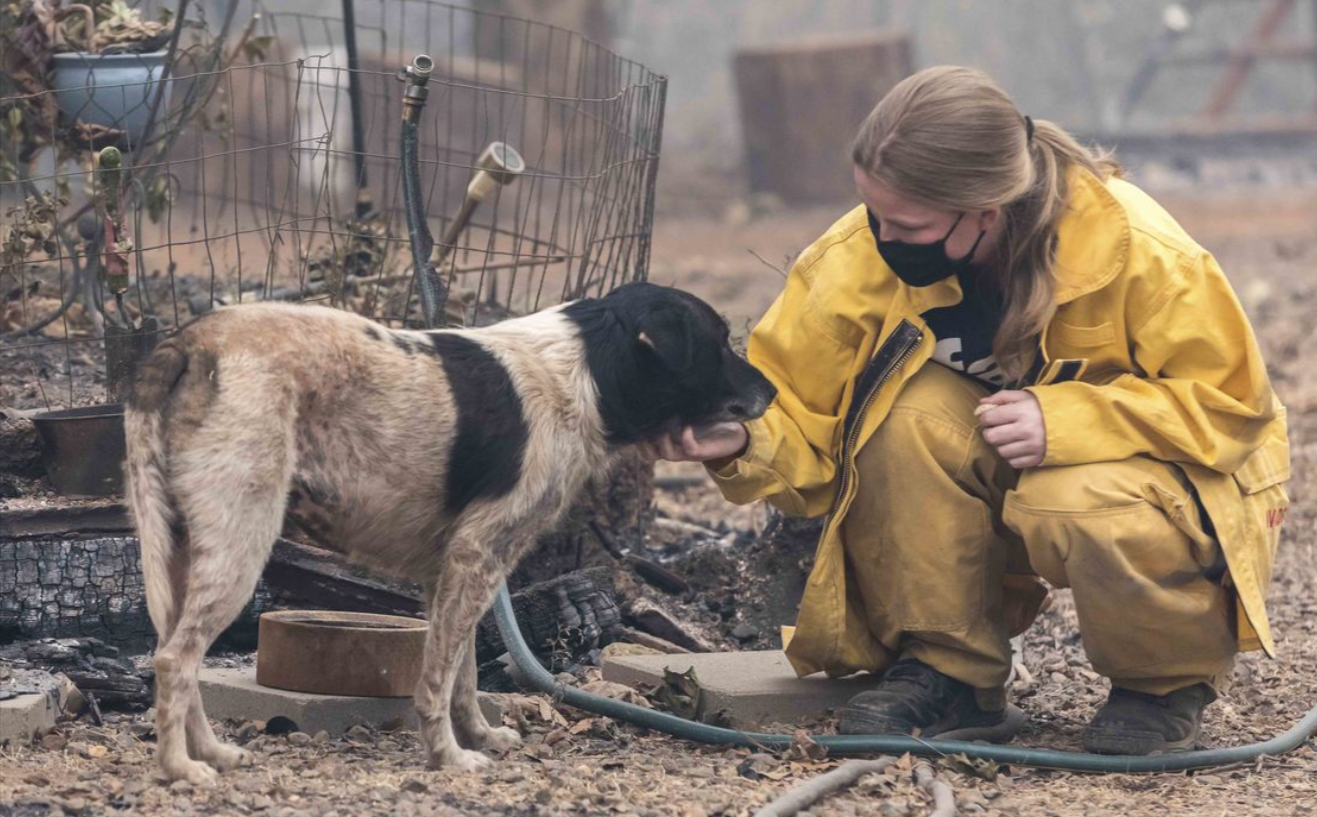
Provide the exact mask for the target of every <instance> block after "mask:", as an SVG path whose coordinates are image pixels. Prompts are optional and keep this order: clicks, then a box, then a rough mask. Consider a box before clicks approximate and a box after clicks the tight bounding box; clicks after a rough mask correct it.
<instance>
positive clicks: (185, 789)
mask: <svg viewBox="0 0 1317 817" xmlns="http://www.w3.org/2000/svg"><path fill="white" fill-rule="evenodd" d="M169 790H170V791H171V792H173V793H174V794H191V793H192V784H191V783H189V782H187V781H186V780H175V781H174V782H173V783H170V784H169Z"/></svg>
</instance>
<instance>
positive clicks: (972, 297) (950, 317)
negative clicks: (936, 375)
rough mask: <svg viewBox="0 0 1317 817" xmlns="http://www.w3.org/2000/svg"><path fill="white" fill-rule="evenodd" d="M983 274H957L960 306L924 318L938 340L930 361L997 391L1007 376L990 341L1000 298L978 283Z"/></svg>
mask: <svg viewBox="0 0 1317 817" xmlns="http://www.w3.org/2000/svg"><path fill="white" fill-rule="evenodd" d="M982 275H983V273H982V271H980V270H970V271H969V272H961V273H958V274H957V280H959V281H960V289H961V291H962V292H963V293H964V297H962V298H961V299H960V303H958V304H952V305H951V306H940V307H937V308H936V309H930V310H928V311H927V312H925V313H924V314H923V318H924V320H925V321H927V322H928V328H929V329H931V330H932V331H933V337H935V338H936V339H937V346H936V348H935V349H934V350H933V360H935V361H937V362H938V363H941V364H942V365H943V366H946V367H947V368H949V369H951V370H952V371H954V372H956V373H958V374H962V375H965V376H966V377H971V378H973V379H974V380H977V381H978V382H979V383H981V384H983V385H984V386H987V387H988V388H989V389H991V390H992V391H998V390H1000V389H1001V388H1003V387H1004V386H1005V385H1006V373H1005V372H1003V371H1002V369H1001V367H1000V366H998V365H997V360H996V358H994V357H993V356H992V339H993V337H994V336H995V335H996V334H997V327H999V326H1000V325H1001V317H1002V298H1001V294H1000V293H999V292H997V291H996V290H995V289H993V288H992V287H990V286H986V285H982V284H981V283H980V282H981V281H982V280H983V279H982V278H981V276H982Z"/></svg>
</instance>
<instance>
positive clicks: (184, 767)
mask: <svg viewBox="0 0 1317 817" xmlns="http://www.w3.org/2000/svg"><path fill="white" fill-rule="evenodd" d="M161 771H162V772H164V775H165V777H166V778H167V779H169V780H186V781H187V782H189V783H191V784H192V785H193V786H196V787H197V788H199V789H209V788H211V787H213V786H215V785H217V784H218V783H219V772H217V771H215V769H214V768H213V767H212V766H211V765H210V764H209V763H203V762H202V761H200V760H192V759H191V758H187V759H184V760H180V761H175V762H172V763H162V764H161Z"/></svg>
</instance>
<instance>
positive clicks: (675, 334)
mask: <svg viewBox="0 0 1317 817" xmlns="http://www.w3.org/2000/svg"><path fill="white" fill-rule="evenodd" d="M775 394H776V390H775V389H774V387H773V386H772V385H771V384H770V383H769V382H768V380H767V379H766V378H765V377H764V376H763V375H762V374H761V373H760V372H759V371H757V370H756V369H755V368H754V367H753V366H751V365H750V364H749V363H748V362H747V361H745V360H744V359H743V358H742V357H740V356H738V355H737V354H736V353H735V352H734V351H733V350H732V347H731V345H730V342H729V333H728V327H727V323H726V322H725V321H724V320H723V319H722V318H720V317H719V316H718V314H717V313H716V312H714V310H713V309H712V308H710V307H709V306H708V305H707V304H706V303H704V302H703V301H701V300H699V299H698V298H696V297H694V296H692V295H690V294H687V293H684V292H681V291H679V290H675V289H670V288H666V287H660V286H655V285H652V284H646V283H635V284H628V285H626V286H623V287H620V288H618V289H617V290H614V291H613V292H612V293H610V294H609V295H607V296H605V297H603V298H598V299H588V300H581V301H574V302H570V303H568V304H565V305H562V306H559V307H554V308H552V309H548V310H545V311H542V312H539V313H536V314H533V315H530V316H528V317H523V318H514V319H510V320H506V321H503V322H501V323H498V324H495V325H493V326H489V327H484V328H480V329H461V330H437V331H416V330H404V329H390V328H387V327H385V326H383V325H381V324H378V323H375V322H373V321H371V320H368V319H366V318H364V317H361V316H358V315H355V314H352V313H349V312H345V311H341V310H336V309H330V308H327V307H321V306H306V305H294V304H264V303H263V304H252V305H245V306H235V307H229V308H224V309H220V310H216V311H215V312H213V313H209V314H207V315H204V316H202V317H200V318H198V319H196V320H195V321H193V322H191V323H190V324H188V325H186V326H185V327H183V328H182V329H180V331H179V332H177V333H176V334H175V335H174V336H172V337H170V338H168V339H167V340H165V341H163V342H162V343H160V345H159V346H158V347H157V348H156V349H155V350H154V351H153V352H152V353H151V354H150V355H149V356H148V357H147V358H146V359H145V360H144V361H143V362H142V364H141V365H140V366H139V369H138V373H137V376H136V378H135V380H134V384H133V389H132V391H131V393H130V396H129V398H128V400H127V401H126V403H127V405H126V408H125V428H126V434H127V460H126V463H125V476H126V479H127V496H128V502H129V506H130V509H131V512H132V515H133V519H134V522H135V524H136V527H137V531H138V535H139V538H140V541H141V550H142V571H143V577H144V583H145V587H146V598H147V607H148V610H149V612H150V616H151V621H152V624H153V625H154V626H155V629H156V633H157V635H158V638H159V642H158V646H157V650H156V654H155V668H156V684H157V691H156V727H155V728H156V734H157V736H158V747H157V756H158V760H159V765H160V768H161V769H162V771H163V772H164V774H165V775H166V776H167V777H168V778H170V779H175V780H180V779H181V780H188V781H190V782H191V783H193V784H194V785H209V784H212V783H214V782H215V781H216V779H217V773H218V772H223V771H225V770H228V769H231V768H234V767H236V766H240V765H244V764H246V763H249V762H250V754H249V753H248V752H246V751H244V750H242V749H240V748H238V747H236V746H230V745H227V744H225V743H223V742H221V741H220V740H219V739H217V738H216V736H215V734H214V732H213V731H212V730H211V728H210V724H209V722H208V721H207V719H206V716H205V713H204V711H203V709H202V702H201V697H200V693H199V691H198V686H197V671H198V669H199V667H200V664H201V660H202V657H203V656H204V655H205V653H206V650H207V649H208V648H209V647H210V645H211V643H212V642H213V641H214V640H215V638H216V637H218V636H219V634H220V633H221V632H222V631H223V630H224V629H225V628H226V627H227V626H228V625H229V624H230V623H231V622H232V621H233V619H234V618H236V617H237V615H238V614H239V612H240V611H241V610H242V608H243V606H244V605H245V604H246V602H247V600H248V599H249V598H250V597H251V595H252V592H253V590H254V589H255V587H256V582H257V579H258V577H259V576H260V574H261V571H262V569H263V567H264V565H265V563H266V561H267V559H268V558H269V555H270V551H271V549H272V547H273V545H274V542H275V539H276V538H277V537H278V535H279V532H280V530H281V529H282V525H283V522H284V520H285V518H286V517H290V518H291V519H292V520H294V521H296V522H298V523H299V524H301V525H302V526H304V527H305V528H306V529H308V530H310V531H312V532H314V533H315V534H316V535H318V536H321V537H324V538H325V539H326V541H332V542H334V543H335V544H336V545H337V546H338V547H339V548H341V549H342V550H344V551H345V552H347V553H349V554H351V555H353V556H354V557H357V558H360V559H362V560H364V561H366V562H367V563H369V564H372V565H374V566H377V567H380V568H383V569H386V570H389V571H392V572H394V573H396V574H400V575H405V576H407V577H410V578H412V579H414V580H418V581H420V582H421V583H422V585H423V586H424V588H425V592H426V596H427V608H428V609H427V615H428V620H429V629H428V634H427V637H426V643H425V655H424V662H423V670H422V677H421V679H420V681H419V683H418V685H417V688H416V692H415V704H416V708H417V712H418V714H419V716H420V731H421V736H422V739H423V743H424V746H425V749H426V752H427V754H428V760H429V762H430V764H431V765H432V766H434V767H436V768H437V767H449V768H456V769H464V770H475V769H480V768H484V767H487V766H488V765H490V764H491V763H492V760H490V758H489V757H488V756H486V755H485V754H483V753H481V752H480V751H478V750H480V749H491V750H494V751H506V750H507V749H509V748H512V747H514V746H516V745H517V744H518V743H519V742H520V736H519V735H518V733H517V732H516V731H515V730H513V729H509V728H505V727H497V726H492V725H490V724H488V723H487V722H486V721H485V719H484V717H483V716H482V715H481V713H480V710H479V708H478V707H477V706H476V667H475V647H474V633H475V628H476V624H477V622H478V621H479V619H480V617H481V616H482V615H483V614H484V612H485V611H486V610H487V609H488V608H489V606H490V604H491V603H492V601H493V597H494V594H495V592H496V590H497V588H498V586H499V584H500V583H501V582H502V581H503V579H504V578H505V577H506V576H507V575H508V573H509V572H510V571H511V570H512V568H513V567H514V566H515V564H516V562H517V560H518V559H519V558H520V557H521V556H522V554H524V553H525V552H526V550H527V549H529V548H530V547H531V546H532V545H533V544H534V542H535V541H536V538H537V536H539V535H540V534H542V533H544V532H546V531H547V530H548V529H550V528H551V527H552V526H553V525H554V524H555V523H556V521H557V520H558V519H559V518H560V517H561V516H562V515H563V513H564V512H565V511H566V510H567V509H568V507H569V506H570V505H571V504H572V501H573V499H574V498H575V497H576V496H577V494H578V492H579V491H580V489H581V488H582V487H583V486H584V484H585V483H586V482H587V480H589V479H590V478H591V477H597V476H602V475H606V474H607V472H608V469H609V468H610V466H611V464H612V463H613V462H615V461H616V459H617V458H618V456H619V454H620V453H622V452H623V451H624V449H626V448H627V447H629V446H635V445H638V444H644V443H647V442H649V441H652V440H654V439H655V438H657V437H658V436H659V435H661V434H664V433H670V432H671V431H672V430H673V429H674V428H677V427H679V425H680V424H701V423H712V422H720V421H736V420H749V419H753V418H755V417H758V416H760V415H762V414H763V412H764V411H765V410H766V409H767V407H768V405H769V404H770V403H771V401H772V400H773V399H774V397H775Z"/></svg>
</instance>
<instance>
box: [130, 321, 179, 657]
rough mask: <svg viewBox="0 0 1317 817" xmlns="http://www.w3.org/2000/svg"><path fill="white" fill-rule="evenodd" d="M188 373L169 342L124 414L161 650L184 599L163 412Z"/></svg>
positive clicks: (146, 580)
mask: <svg viewBox="0 0 1317 817" xmlns="http://www.w3.org/2000/svg"><path fill="white" fill-rule="evenodd" d="M186 369H187V356H186V354H185V353H184V352H183V350H182V348H180V346H179V345H178V344H177V343H176V342H175V341H174V340H173V339H170V340H166V341H164V342H163V343H161V344H160V345H159V346H158V347H156V349H155V351H153V352H152V353H151V355H150V356H149V357H148V358H147V359H146V360H144V361H143V362H142V365H141V368H140V369H139V370H138V375H137V379H136V382H135V383H134V384H133V391H132V394H131V395H130V396H129V398H128V400H127V408H126V409H125V411H124V434H125V442H126V444H127V454H128V456H127V460H126V461H125V463H124V477H125V480H126V486H125V487H126V489H127V498H128V507H129V509H130V511H131V512H132V515H133V521H134V523H135V524H136V526H137V537H138V541H139V542H140V543H141V551H142V578H143V584H144V585H145V587H146V606H147V610H148V611H149V612H150V614H151V623H152V624H154V625H155V630H156V635H157V636H158V638H159V643H160V645H161V646H163V645H164V643H165V642H166V641H167V640H168V639H169V636H170V635H171V634H172V632H173V629H174V623H175V622H176V621H177V612H178V609H179V608H180V607H181V606H182V599H179V598H175V595H176V594H175V587H174V580H173V571H172V570H171V566H172V564H173V561H174V559H176V558H177V557H178V554H177V553H176V550H177V548H178V547H179V546H180V544H181V543H179V542H176V541H175V521H176V519H177V510H176V509H175V507H174V504H173V502H172V500H171V499H170V494H169V484H168V479H167V477H168V473H169V463H168V461H167V452H166V446H165V425H164V409H165V407H166V406H167V404H168V402H169V397H170V393H171V391H172V390H173V388H174V386H175V385H176V384H177V383H178V381H179V378H181V377H182V376H183V372H184V371H186Z"/></svg>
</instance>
